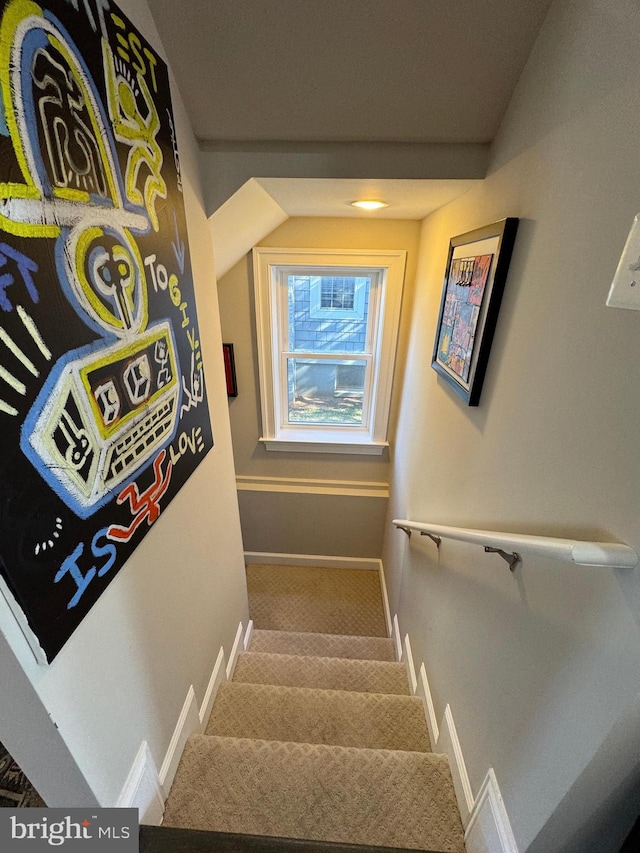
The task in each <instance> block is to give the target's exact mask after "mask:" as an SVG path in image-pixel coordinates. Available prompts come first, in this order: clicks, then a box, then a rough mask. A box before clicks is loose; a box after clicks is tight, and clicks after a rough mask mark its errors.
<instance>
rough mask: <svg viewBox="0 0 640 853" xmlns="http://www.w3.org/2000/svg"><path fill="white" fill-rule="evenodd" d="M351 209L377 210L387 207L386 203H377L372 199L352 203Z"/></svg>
mask: <svg viewBox="0 0 640 853" xmlns="http://www.w3.org/2000/svg"><path fill="white" fill-rule="evenodd" d="M351 207H359V208H360V209H361V210H379V209H380V208H381V207H389V205H388V204H387V202H386V201H378V200H377V199H373V198H366V199H362V200H361V201H352V202H351Z"/></svg>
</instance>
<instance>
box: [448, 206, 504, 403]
mask: <svg viewBox="0 0 640 853" xmlns="http://www.w3.org/2000/svg"><path fill="white" fill-rule="evenodd" d="M518 222H519V220H518V219H517V218H515V217H507V218H506V219H502V220H500V221H499V222H494V223H492V224H491V225H485V226H484V227H482V228H476V229H475V230H473V231H467V232H466V233H465V234H460V235H458V236H457V237H452V238H451V240H450V241H449V254H448V257H447V266H446V270H445V275H444V284H443V288H442V299H441V301H440V312H439V315H438V324H437V327H436V335H435V341H434V345H433V357H432V361H431V366H432V367H433V369H434V370H435V371H436V372H437V373H438V374H439V375H440V376H441V377H442V378H443V379H444V381H445V382H447V384H448V385H450V386H451V388H453V390H454V391H455V392H456V394H458V395H459V396H460V397H461V398H462V399H463V400H464V401H465V403H466V404H467V405H468V406H477V405H478V404H479V402H480V394H481V392H482V384H483V381H484V377H485V373H486V370H487V364H488V361H489V353H490V351H491V343H492V341H493V335H494V332H495V329H496V324H497V321H498V313H499V311H500V303H501V302H502V294H503V292H504V286H505V283H506V280H507V273H508V270H509V263H510V261H511V255H512V253H513V246H514V243H515V237H516V232H517V230H518Z"/></svg>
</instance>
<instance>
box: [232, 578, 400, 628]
mask: <svg viewBox="0 0 640 853" xmlns="http://www.w3.org/2000/svg"><path fill="white" fill-rule="evenodd" d="M247 587H248V590H249V612H250V613H251V618H252V619H253V623H254V627H255V628H266V629H269V630H273V631H305V632H318V633H323V634H358V635H364V636H369V637H386V636H387V627H386V624H385V619H384V611H383V605H382V593H381V590H380V579H379V575H378V573H377V572H374V571H366V570H362V569H325V568H315V567H309V566H273V565H258V564H250V565H248V566H247Z"/></svg>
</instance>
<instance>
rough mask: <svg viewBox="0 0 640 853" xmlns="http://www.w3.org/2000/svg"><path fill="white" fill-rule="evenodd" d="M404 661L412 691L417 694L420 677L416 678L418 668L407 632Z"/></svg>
mask: <svg viewBox="0 0 640 853" xmlns="http://www.w3.org/2000/svg"><path fill="white" fill-rule="evenodd" d="M404 662H405V666H406V667H407V678H408V679H409V686H410V687H411V692H412V693H413V695H414V696H415V694H416V691H417V689H418V679H417V678H416V668H415V666H414V665H413V654H412V652H411V642H410V641H409V635H408V634H405V637H404Z"/></svg>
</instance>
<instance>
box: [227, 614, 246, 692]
mask: <svg viewBox="0 0 640 853" xmlns="http://www.w3.org/2000/svg"><path fill="white" fill-rule="evenodd" d="M243 634H244V626H243V624H242V622H240V624H239V625H238V630H237V631H236V638H235V640H234V641H233V647H232V649H231V654H230V655H229V662H228V663H227V681H231V679H232V678H233V673H234V670H235V668H236V664H237V663H238V655H239V654H240V646H241V644H242V635H243Z"/></svg>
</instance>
